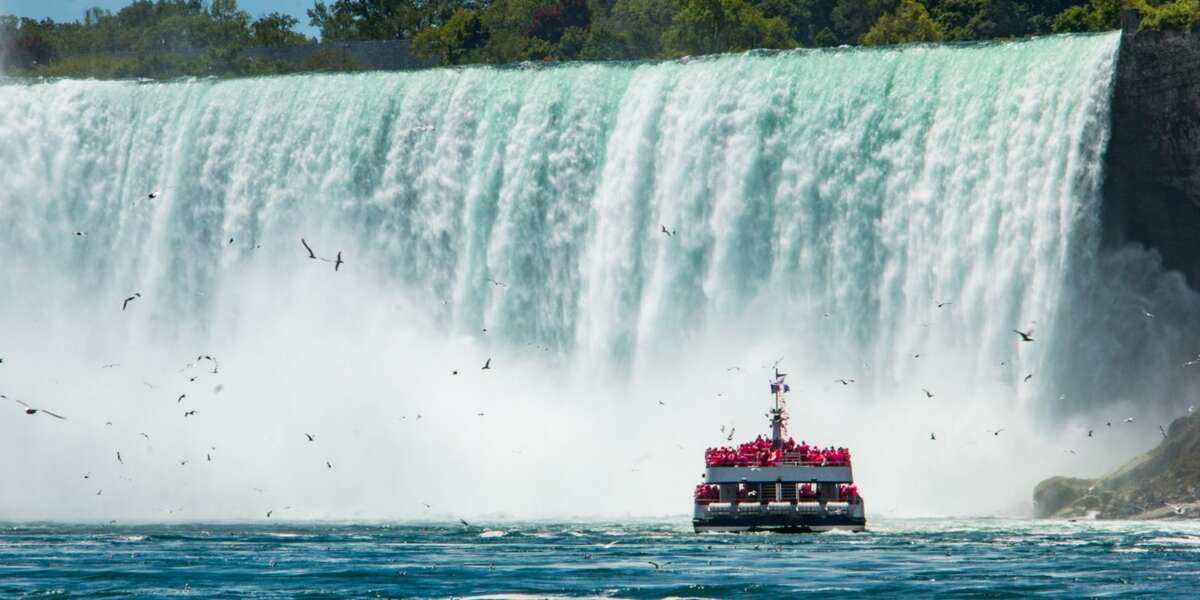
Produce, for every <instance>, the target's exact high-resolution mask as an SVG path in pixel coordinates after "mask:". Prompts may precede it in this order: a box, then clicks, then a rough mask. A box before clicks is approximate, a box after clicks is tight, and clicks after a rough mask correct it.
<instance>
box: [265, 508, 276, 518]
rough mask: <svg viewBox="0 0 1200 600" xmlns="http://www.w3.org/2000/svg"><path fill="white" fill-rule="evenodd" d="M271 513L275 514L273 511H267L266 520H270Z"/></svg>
mask: <svg viewBox="0 0 1200 600" xmlns="http://www.w3.org/2000/svg"><path fill="white" fill-rule="evenodd" d="M273 512H275V511H274V510H268V511H267V518H268V519H270V518H271V513H273Z"/></svg>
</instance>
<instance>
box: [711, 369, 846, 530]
mask: <svg viewBox="0 0 1200 600" xmlns="http://www.w3.org/2000/svg"><path fill="white" fill-rule="evenodd" d="M785 377H786V374H783V373H779V372H778V371H776V373H775V379H774V380H773V381H772V382H771V392H772V394H774V396H775V407H774V408H772V409H771V410H770V412H769V417H770V419H771V438H770V439H766V438H764V437H762V436H759V437H758V438H757V439H756V440H754V441H752V442H748V443H744V444H740V445H738V446H737V447H736V448H733V447H730V448H709V449H708V451H707V452H706V453H705V471H704V483H701V484H699V485H697V486H696V489H695V493H694V496H695V509H694V512H693V514H692V526H693V527H694V528H695V530H696V532H697V533H699V532H702V531H777V532H785V533H801V532H814V531H831V530H834V529H843V530H849V531H864V530H865V529H866V527H867V517H866V508H865V505H864V504H863V499H862V496H860V495H859V494H858V488H857V487H856V486H855V485H854V471H853V468H852V467H851V465H850V451H849V450H847V449H845V448H818V447H814V446H810V445H808V444H807V443H805V442H801V443H799V444H797V443H796V442H795V441H794V440H792V439H791V438H788V437H787V421H788V415H787V403H786V400H785V398H784V394H785V393H786V392H787V391H788V390H789V388H788V385H787V384H786V383H785V382H784V378H785ZM732 433H733V432H732V430H731V431H730V437H729V438H728V439H729V440H730V441H732V439H733V435H732Z"/></svg>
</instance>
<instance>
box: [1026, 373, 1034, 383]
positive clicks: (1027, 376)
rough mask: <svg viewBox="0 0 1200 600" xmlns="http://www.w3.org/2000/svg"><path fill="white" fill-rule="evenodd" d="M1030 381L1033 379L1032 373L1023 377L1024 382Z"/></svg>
mask: <svg viewBox="0 0 1200 600" xmlns="http://www.w3.org/2000/svg"><path fill="white" fill-rule="evenodd" d="M1030 379H1033V373H1030V374H1028V375H1026V376H1025V381H1029V380H1030Z"/></svg>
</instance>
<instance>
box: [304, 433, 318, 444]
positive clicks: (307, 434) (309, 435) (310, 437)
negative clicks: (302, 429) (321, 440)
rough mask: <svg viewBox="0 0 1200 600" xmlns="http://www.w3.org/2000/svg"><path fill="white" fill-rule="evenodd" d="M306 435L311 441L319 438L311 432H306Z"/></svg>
mask: <svg viewBox="0 0 1200 600" xmlns="http://www.w3.org/2000/svg"><path fill="white" fill-rule="evenodd" d="M304 437H306V438H308V441H310V442H312V441H316V439H317V438H315V437H313V434H311V433H306V434H304Z"/></svg>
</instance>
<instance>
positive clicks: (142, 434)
mask: <svg viewBox="0 0 1200 600" xmlns="http://www.w3.org/2000/svg"><path fill="white" fill-rule="evenodd" d="M138 435H140V436H142V437H144V438H146V439H150V436H149V435H146V434H145V433H141V432H139V433H138Z"/></svg>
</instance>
